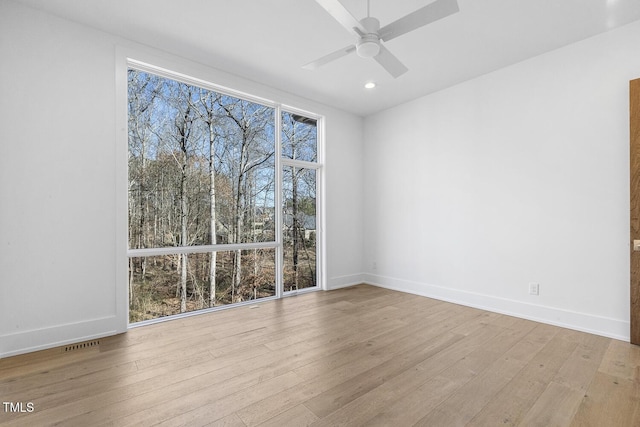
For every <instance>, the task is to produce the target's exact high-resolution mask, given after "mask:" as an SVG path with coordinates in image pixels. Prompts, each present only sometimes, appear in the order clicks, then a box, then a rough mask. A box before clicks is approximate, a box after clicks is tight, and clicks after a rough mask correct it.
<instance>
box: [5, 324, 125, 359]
mask: <svg viewBox="0 0 640 427" xmlns="http://www.w3.org/2000/svg"><path fill="white" fill-rule="evenodd" d="M117 324H118V322H117V319H116V317H115V316H109V317H103V318H99V319H92V320H88V321H85V322H76V323H67V324H63V325H56V326H51V327H47V328H41V329H34V330H29V331H23V332H15V333H12V334H7V335H2V336H0V343H1V344H2V345H1V346H0V359H1V358H4V357H10V356H17V355H19V354H24V353H31V352H33V351H39V350H46V349H49V348H54V347H59V346H63V345H67V344H73V343H78V342H82V341H88V340H93V339H97V338H103V337H106V336H109V335H115V334H117V333H119V332H120V331H118V330H117V327H116V326H115V325H117Z"/></svg>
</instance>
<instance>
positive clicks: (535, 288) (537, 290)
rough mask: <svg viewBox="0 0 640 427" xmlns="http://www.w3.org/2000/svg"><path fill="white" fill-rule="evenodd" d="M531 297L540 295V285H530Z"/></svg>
mask: <svg viewBox="0 0 640 427" xmlns="http://www.w3.org/2000/svg"><path fill="white" fill-rule="evenodd" d="M529 295H540V284H539V283H529Z"/></svg>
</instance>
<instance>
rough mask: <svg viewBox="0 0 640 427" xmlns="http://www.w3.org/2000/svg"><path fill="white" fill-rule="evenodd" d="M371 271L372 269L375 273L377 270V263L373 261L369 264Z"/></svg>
mask: <svg viewBox="0 0 640 427" xmlns="http://www.w3.org/2000/svg"><path fill="white" fill-rule="evenodd" d="M371 269H372V270H373V271H376V270H377V269H378V263H377V262H375V261H373V262H372V263H371Z"/></svg>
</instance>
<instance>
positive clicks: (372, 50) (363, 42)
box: [356, 17, 380, 58]
mask: <svg viewBox="0 0 640 427" xmlns="http://www.w3.org/2000/svg"><path fill="white" fill-rule="evenodd" d="M360 24H362V26H363V27H364V28H365V30H367V32H366V34H364V35H362V36H361V37H360V40H358V43H356V52H357V53H358V55H359V56H361V57H362V58H373V57H374V56H376V55H377V54H378V53H380V37H379V36H378V30H380V21H378V20H377V19H376V18H373V17H366V18H363V19H362V20H361V21H360Z"/></svg>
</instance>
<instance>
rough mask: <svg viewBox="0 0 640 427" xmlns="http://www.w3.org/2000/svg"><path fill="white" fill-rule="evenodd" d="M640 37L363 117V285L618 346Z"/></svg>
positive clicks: (625, 300)
mask: <svg viewBox="0 0 640 427" xmlns="http://www.w3.org/2000/svg"><path fill="white" fill-rule="evenodd" d="M638 40H640V22H636V23H634V24H631V25H628V26H626V27H623V28H621V29H618V30H615V31H611V32H609V33H605V34H603V35H600V36H597V37H594V38H591V39H588V40H585V41H582V42H579V43H576V44H573V45H570V46H568V47H565V48H562V49H559V50H556V51H553V52H551V53H548V54H545V55H542V56H539V57H536V58H533V59H531V60H528V61H525V62H522V63H519V64H516V65H514V66H510V67H508V68H505V69H502V70H499V71H497V72H494V73H491V74H488V75H485V76H482V77H480V78H477V79H474V80H471V81H468V82H466V83H463V84H460V85H458V86H455V87H452V88H449V89H447V90H443V91H441V92H439V93H435V94H432V95H430V96H426V97H423V98H421V99H418V100H415V101H413V102H410V103H407V104H404V105H401V106H399V107H397V108H393V109H391V110H387V111H385V112H382V113H379V114H377V115H374V116H372V117H368V118H367V119H366V121H365V212H366V214H365V248H366V249H365V250H366V253H365V268H366V270H367V273H368V274H367V275H366V280H367V281H368V282H370V283H374V284H379V285H381V286H385V287H389V288H394V289H401V290H405V291H408V292H413V293H417V294H421V295H428V296H432V297H435V298H440V299H444V300H449V301H454V302H459V303H461V304H464V305H470V306H476V307H483V308H488V309H491V310H494V311H498V312H504V313H511V314H514V315H517V316H521V317H525V318H531V319H536V320H541V321H543V322H548V323H552V324H558V325H564V326H569V327H571V328H575V329H579V330H585V331H590V332H594V333H597V334H601V335H606V336H611V337H616V338H620V339H625V340H627V339H628V338H629V252H628V251H629V246H628V239H629V219H628V213H629V184H628V181H629V178H628V177H629V155H628V151H629V148H628V147H629V119H628V116H629V112H628V111H629V110H628V82H629V80H631V79H633V78H638V77H640V44H639V43H638ZM425 78H428V76H425ZM374 263H375V266H374ZM530 282H535V283H539V284H540V295H539V296H530V295H528V284H529V283H530Z"/></svg>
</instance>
